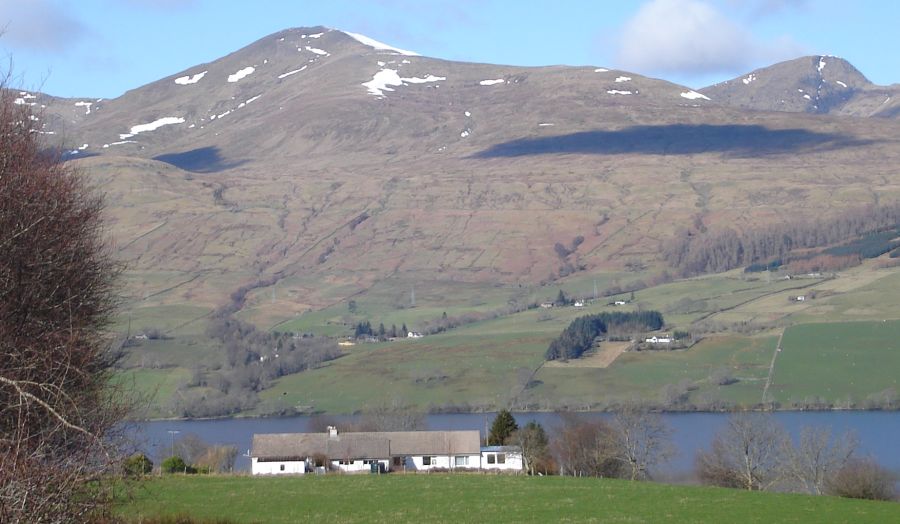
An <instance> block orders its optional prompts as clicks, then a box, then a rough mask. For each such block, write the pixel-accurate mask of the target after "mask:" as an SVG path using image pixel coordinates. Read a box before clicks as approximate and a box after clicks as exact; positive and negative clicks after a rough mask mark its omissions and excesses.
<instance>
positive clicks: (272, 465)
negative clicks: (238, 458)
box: [250, 457, 306, 475]
mask: <svg viewBox="0 0 900 524" xmlns="http://www.w3.org/2000/svg"><path fill="white" fill-rule="evenodd" d="M281 466H284V471H282V470H281ZM250 471H251V472H252V473H253V474H254V475H302V474H304V473H306V462H304V461H302V460H296V461H293V460H292V461H285V462H260V461H259V459H257V458H256V457H253V458H252V459H251V461H250Z"/></svg>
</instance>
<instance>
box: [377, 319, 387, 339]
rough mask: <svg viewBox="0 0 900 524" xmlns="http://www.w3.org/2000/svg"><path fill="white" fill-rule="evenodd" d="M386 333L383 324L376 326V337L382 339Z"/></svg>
mask: <svg viewBox="0 0 900 524" xmlns="http://www.w3.org/2000/svg"><path fill="white" fill-rule="evenodd" d="M386 333H387V330H386V329H384V322H382V323H381V324H378V336H379V337H382V338H384V335H385V334H386Z"/></svg>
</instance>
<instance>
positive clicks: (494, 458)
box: [487, 453, 497, 464]
mask: <svg viewBox="0 0 900 524" xmlns="http://www.w3.org/2000/svg"><path fill="white" fill-rule="evenodd" d="M487 459H488V464H494V463H495V462H497V456H496V455H494V454H493V453H488V456H487Z"/></svg>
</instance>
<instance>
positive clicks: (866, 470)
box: [826, 459, 897, 500]
mask: <svg viewBox="0 0 900 524" xmlns="http://www.w3.org/2000/svg"><path fill="white" fill-rule="evenodd" d="M826 487H827V490H826V491H827V493H828V494H829V495H837V496H839V497H848V498H854V499H869V500H894V499H895V498H896V497H897V493H896V491H895V489H894V478H893V476H892V475H891V473H890V472H889V471H887V470H886V469H884V468H882V467H881V466H879V465H878V464H877V463H875V461H873V460H871V459H854V460H851V461H849V462H848V463H847V464H845V465H844V467H842V468H841V469H840V470H839V471H838V472H837V473H836V474H835V475H834V476H833V477H832V478H831V479H829V481H828V483H827V486H826Z"/></svg>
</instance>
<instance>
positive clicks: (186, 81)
mask: <svg viewBox="0 0 900 524" xmlns="http://www.w3.org/2000/svg"><path fill="white" fill-rule="evenodd" d="M206 73H207V72H206V71H201V72H200V73H197V74H196V75H193V76H192V75H186V76H179V77H178V78H176V79H175V83H176V84H178V85H180V86H186V85H190V84H196V83H197V82H199V81H200V79H201V78H203V77H204V76H206Z"/></svg>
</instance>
